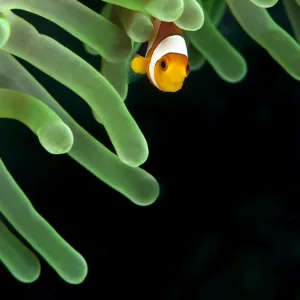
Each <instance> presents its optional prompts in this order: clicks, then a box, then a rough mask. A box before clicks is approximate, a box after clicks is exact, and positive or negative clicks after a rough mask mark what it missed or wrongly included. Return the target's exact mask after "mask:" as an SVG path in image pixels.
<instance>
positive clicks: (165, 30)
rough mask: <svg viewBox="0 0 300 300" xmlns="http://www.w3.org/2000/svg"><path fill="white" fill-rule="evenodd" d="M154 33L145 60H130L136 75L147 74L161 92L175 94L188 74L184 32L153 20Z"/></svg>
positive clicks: (142, 58)
mask: <svg viewBox="0 0 300 300" xmlns="http://www.w3.org/2000/svg"><path fill="white" fill-rule="evenodd" d="M153 25H154V30H153V34H152V36H151V37H150V39H149V41H148V48H147V52H146V55H145V57H143V56H140V55H137V56H135V57H134V58H133V59H132V60H131V63H130V65H131V69H132V71H133V72H134V73H136V74H147V76H148V78H149V80H150V82H151V83H152V84H153V85H154V86H156V87H157V88H158V89H160V90H161V91H164V92H177V91H179V90H180V89H181V88H182V86H183V82H184V80H185V78H186V77H187V76H188V75H189V73H190V64H189V60H188V51H187V45H186V41H185V39H184V34H183V30H182V29H180V28H179V27H177V26H176V25H175V24H174V23H169V22H163V21H159V20H157V19H154V22H153Z"/></svg>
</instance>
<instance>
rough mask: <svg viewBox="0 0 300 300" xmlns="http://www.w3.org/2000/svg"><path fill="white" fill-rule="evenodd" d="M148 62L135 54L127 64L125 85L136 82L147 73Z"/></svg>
mask: <svg viewBox="0 0 300 300" xmlns="http://www.w3.org/2000/svg"><path fill="white" fill-rule="evenodd" d="M147 67H148V61H147V59H146V58H145V57H143V56H141V55H138V54H135V55H133V56H132V58H131V60H130V62H129V64H128V72H127V84H130V83H133V82H136V81H138V80H140V79H141V78H143V77H144V76H145V74H146V73H147Z"/></svg>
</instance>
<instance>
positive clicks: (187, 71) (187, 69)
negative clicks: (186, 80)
mask: <svg viewBox="0 0 300 300" xmlns="http://www.w3.org/2000/svg"><path fill="white" fill-rule="evenodd" d="M190 72H191V67H190V64H187V66H186V74H187V75H189V74H190Z"/></svg>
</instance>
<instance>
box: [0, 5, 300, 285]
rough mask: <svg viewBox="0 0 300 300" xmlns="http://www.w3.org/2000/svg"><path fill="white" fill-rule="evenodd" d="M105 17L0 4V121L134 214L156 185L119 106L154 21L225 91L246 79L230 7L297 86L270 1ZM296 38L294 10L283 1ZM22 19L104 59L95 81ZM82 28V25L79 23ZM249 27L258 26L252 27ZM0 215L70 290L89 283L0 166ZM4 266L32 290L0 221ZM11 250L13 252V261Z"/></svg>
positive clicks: (19, 253) (287, 41) (141, 141)
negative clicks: (38, 76) (78, 117)
mask: <svg viewBox="0 0 300 300" xmlns="http://www.w3.org/2000/svg"><path fill="white" fill-rule="evenodd" d="M106 2H109V3H107V4H106V5H105V7H104V9H103V11H102V13H101V14H100V15H99V14H97V13H96V12H94V11H92V10H90V9H89V8H87V7H85V6H84V5H82V4H81V3H80V2H78V1H76V0H55V1H53V0H31V1H24V0H0V9H1V15H0V47H1V50H0V117H1V118H11V119H15V120H19V121H21V122H22V123H23V124H25V125H26V126H27V127H29V128H30V129H31V130H32V131H33V132H34V133H35V134H36V135H37V136H38V138H39V141H40V143H41V145H42V146H43V147H44V148H45V149H46V150H47V151H48V152H50V153H52V154H63V153H67V154H69V155H70V156H71V157H72V158H73V159H75V160H76V161H77V162H78V163H80V164H81V165H82V166H83V167H85V168H86V169H88V170H89V171H90V172H91V173H93V174H94V175H95V176H96V177H98V178H99V179H100V180H102V181H104V182H105V183H106V184H108V185H109V186H111V187H112V188H114V189H115V190H117V191H118V192H120V193H122V194H123V195H124V196H125V197H127V198H128V199H130V200H131V201H132V202H134V203H135V204H137V205H149V204H151V203H153V202H154V201H155V200H156V198H157V197H158V194H159V185H158V183H157V182H156V180H155V179H154V178H153V177H152V176H151V175H150V174H148V173H147V172H146V171H144V170H143V169H141V168H140V167H139V166H140V165H141V164H143V163H144V162H145V160H146V159H147V156H148V148H147V142H146V140H145V138H144V136H143V134H142V132H141V131H140V129H139V127H138V125H137V124H136V122H135V121H134V119H133V118H132V117H131V115H130V113H129V111H128V110H127V108H126V106H125V104H124V100H125V98H126V95H127V89H128V86H127V84H126V83H125V82H126V81H125V80H124V77H125V76H126V67H127V66H126V62H127V60H126V59H127V57H128V56H129V55H130V54H131V52H132V51H136V50H137V48H138V45H139V44H140V43H143V42H146V41H147V39H148V38H149V36H150V34H151V32H152V29H153V25H152V18H153V17H155V18H158V19H160V20H163V21H168V22H175V23H176V24H177V25H178V26H180V27H181V28H183V29H184V30H186V31H187V32H188V36H189V39H190V43H189V56H190V60H191V66H192V69H193V70H197V69H199V68H200V67H201V66H202V65H203V63H204V62H205V60H207V61H208V62H209V63H210V64H211V65H212V67H213V68H214V69H215V71H216V72H217V73H218V74H219V75H220V76H221V77H222V78H223V79H224V80H226V81H228V82H238V81H240V80H241V79H242V78H243V77H244V76H245V74H246V70H247V67H246V62H245V60H244V59H243V57H242V56H241V54H239V53H238V52H237V51H236V50H235V49H234V47H233V46H232V45H230V44H229V43H228V42H227V40H226V39H225V38H224V37H223V36H222V35H221V34H220V33H219V31H218V30H217V26H218V24H219V23H220V22H221V20H222V17H223V15H224V12H225V10H226V8H227V7H229V9H230V11H231V12H232V14H233V16H234V17H235V18H236V20H237V21H238V23H239V24H240V25H241V26H242V27H243V28H244V30H245V31H246V32H247V33H248V34H249V35H250V36H251V37H252V38H253V39H254V40H255V41H256V42H257V43H259V44H260V45H261V46H262V47H264V48H265V49H266V50H267V51H268V52H269V53H270V55H271V56H272V57H273V58H274V59H275V60H276V61H277V62H278V63H279V64H281V65H282V67H283V68H284V69H285V70H286V71H287V72H288V73H289V74H290V75H291V76H293V77H294V78H296V79H298V78H299V75H300V73H299V72H300V62H299V60H298V57H299V54H300V46H299V45H298V43H297V42H296V41H295V40H294V39H293V38H292V37H291V36H290V35H288V34H287V33H286V32H285V31H284V30H283V29H281V28H280V27H279V26H277V25H276V23H275V22H274V21H273V20H272V19H271V17H270V16H269V14H268V12H267V11H266V9H265V8H264V7H271V6H272V5H275V4H276V1H274V0H273V1H271V0H252V1H250V0H227V1H225V0H202V1H200V0H198V1H196V0H126V1H124V0H107V1H106ZM283 3H284V5H285V7H286V11H287V13H288V15H289V17H290V20H291V23H292V26H293V28H294V30H295V34H296V37H299V28H300V26H299V25H298V23H299V22H298V21H297V16H298V15H300V7H299V6H298V5H297V3H296V1H295V0H283ZM14 9H21V10H25V11H28V12H31V13H34V14H38V15H40V16H42V17H44V18H47V19H49V20H50V21H52V22H54V23H56V24H57V25H59V26H60V27H61V28H63V29H64V30H66V31H68V32H69V33H70V34H71V35H73V36H75V37H76V38H78V39H79V40H80V41H82V42H83V43H84V45H85V46H86V48H87V49H88V50H89V51H90V52H91V53H95V54H97V55H100V56H101V58H102V63H101V72H99V70H96V69H94V68H93V67H92V66H91V65H89V64H88V63H87V62H86V61H84V60H83V59H82V58H80V57H79V56H77V55H76V54H74V53H73V52H72V51H71V50H69V49H67V48H66V47H64V46H62V45H61V44H60V43H58V42H57V41H55V40H54V39H52V38H51V37H49V36H45V35H41V34H39V33H38V31H37V30H36V29H35V28H34V27H33V26H32V25H31V24H29V23H28V22H26V21H25V20H24V19H22V18H20V17H18V16H17V15H16V14H14V13H13V12H12V11H13V10H14ZM78 20H80V22H79V21H78ZM253 20H255V21H253ZM14 56H16V57H19V58H22V59H23V60H25V61H27V62H29V63H30V64H32V65H33V66H35V67H37V68H38V69H40V70H41V71H43V72H45V73H46V74H48V75H49V76H51V77H52V78H54V79H55V80H57V81H59V82H60V83H61V84H63V85H65V86H66V87H68V88H69V89H71V90H72V91H73V92H74V93H76V94H77V95H79V96H80V97H81V98H82V99H83V100H84V101H86V103H87V104H88V105H89V106H90V107H91V109H92V111H93V112H94V114H95V116H96V117H97V119H98V120H99V121H100V122H101V123H102V124H103V126H104V128H105V129H106V131H107V133H108V135H109V137H110V140H111V142H112V144H113V146H114V149H115V152H116V154H115V153H112V152H111V151H109V150H108V149H107V148H106V147H105V146H103V145H102V144H101V143H100V142H99V141H97V140H95V139H94V138H93V137H92V136H91V135H90V134H89V133H88V132H86V131H85V130H84V129H83V128H82V127H81V126H80V125H79V124H77V123H76V122H75V121H74V120H73V119H72V118H71V116H70V115H69V114H68V113H67V112H66V111H65V110H64V109H63V108H62V107H61V106H60V105H59V104H58V102H57V101H56V100H55V99H53V98H52V96H51V95H50V94H49V93H48V92H47V91H46V90H45V89H44V88H43V87H42V86H41V85H40V84H39V83H38V82H37V81H36V80H35V79H34V78H33V77H32V76H31V75H30V74H29V73H28V71H27V70H26V69H25V68H24V67H23V66H22V65H21V64H20V63H19V62H18V61H17V60H16V59H15V58H14ZM0 213H1V214H2V216H3V218H4V220H5V221H6V222H8V223H10V224H11V225H12V227H13V228H14V229H15V230H16V231H17V232H18V233H19V234H20V235H22V236H23V238H24V239H25V240H26V241H27V242H28V244H29V245H30V246H31V247H32V248H33V249H35V250H36V251H37V252H38V253H39V254H40V255H41V256H43V257H44V259H45V260H46V261H47V262H48V263H49V265H51V267H53V269H54V270H55V271H56V272H57V273H58V274H59V275H60V276H61V277H62V278H63V279H64V280H65V281H67V282H69V283H80V282H82V281H83V280H84V278H85V277H86V274H87V266H86V262H85V260H84V259H83V258H82V256H81V255H80V254H79V253H78V252H76V251H75V250H74V249H73V248H72V247H71V246H70V245H69V244H67V243H66V242H65V241H64V240H63V239H62V238H61V237H60V236H59V234H58V233H57V232H55V230H54V229H53V228H52V227H51V226H50V225H49V224H48V223H47V222H46V221H45V220H44V219H43V218H42V217H41V216H40V215H39V214H38V212H37V211H36V210H35V209H34V208H33V206H32V205H31V203H30V201H29V200H28V199H27V197H26V195H25V194H24V193H23V192H22V191H21V189H20V188H19V187H18V185H17V183H16V182H15V181H14V180H13V178H12V176H11V175H10V174H9V172H8V170H7V169H6V168H5V166H4V164H3V162H2V161H0ZM0 233H1V234H0V261H1V262H2V263H3V264H4V265H5V266H6V267H7V269H8V270H9V271H10V272H11V274H12V275H13V276H15V277H16V278H17V279H18V280H20V281H23V282H32V281H34V280H36V279H37V278H38V276H39V274H40V264H39V261H38V258H37V257H36V255H35V254H34V253H33V252H32V251H31V250H29V248H27V246H25V245H24V244H23V243H22V242H21V241H19V240H18V239H17V238H16V237H15V236H14V235H13V233H12V232H11V231H9V230H8V228H7V227H6V225H5V224H4V223H2V222H1V221H0ZM11 249H14V251H11Z"/></svg>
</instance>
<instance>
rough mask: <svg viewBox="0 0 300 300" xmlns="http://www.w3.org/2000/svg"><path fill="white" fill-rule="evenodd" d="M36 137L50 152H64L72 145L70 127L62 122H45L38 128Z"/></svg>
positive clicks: (72, 139)
mask: <svg viewBox="0 0 300 300" xmlns="http://www.w3.org/2000/svg"><path fill="white" fill-rule="evenodd" d="M38 137H39V140H40V143H41V144H42V146H43V147H44V148H45V149H46V150H47V151H48V152H49V153H51V154H65V153H67V152H69V151H70V150H71V148H72V146H73V142H74V137H73V133H72V131H71V129H70V128H69V126H67V125H66V124H65V123H63V122H56V123H52V124H50V125H49V124H47V125H45V126H44V127H42V128H41V129H40V131H39V132H38Z"/></svg>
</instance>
